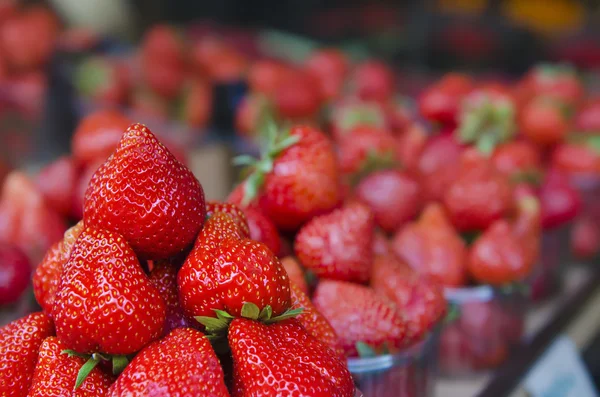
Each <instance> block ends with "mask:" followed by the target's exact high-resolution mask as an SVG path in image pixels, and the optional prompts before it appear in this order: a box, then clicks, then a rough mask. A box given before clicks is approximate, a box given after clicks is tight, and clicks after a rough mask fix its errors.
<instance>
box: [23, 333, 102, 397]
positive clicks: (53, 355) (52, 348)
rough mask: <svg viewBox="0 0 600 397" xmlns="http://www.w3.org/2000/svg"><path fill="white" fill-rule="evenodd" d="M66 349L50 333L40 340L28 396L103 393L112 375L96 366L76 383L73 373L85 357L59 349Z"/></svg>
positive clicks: (76, 396)
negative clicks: (79, 382) (41, 341)
mask: <svg viewBox="0 0 600 397" xmlns="http://www.w3.org/2000/svg"><path fill="white" fill-rule="evenodd" d="M66 349H67V346H66V345H65V344H63V343H61V342H60V340H58V338H56V337H54V336H52V337H49V338H46V339H45V340H44V342H43V343H42V345H41V346H40V352H39V355H38V362H37V365H36V367H35V372H34V374H33V381H32V383H31V388H30V389H29V394H28V396H32V397H33V396H35V397H46V396H48V397H50V396H74V397H102V396H106V395H107V393H108V388H109V387H110V385H111V383H112V382H113V378H112V376H110V375H108V374H106V373H105V372H104V371H103V370H102V369H100V368H98V367H96V368H94V369H93V370H92V371H91V372H90V373H89V375H88V376H87V377H86V378H85V379H84V380H83V382H82V383H81V384H80V385H78V387H77V386H76V381H77V374H78V372H79V369H80V368H81V367H82V366H83V365H84V363H85V361H84V359H83V358H81V357H77V356H76V355H68V354H66V353H63V352H64V350H66ZM76 387H77V389H75V388H76Z"/></svg>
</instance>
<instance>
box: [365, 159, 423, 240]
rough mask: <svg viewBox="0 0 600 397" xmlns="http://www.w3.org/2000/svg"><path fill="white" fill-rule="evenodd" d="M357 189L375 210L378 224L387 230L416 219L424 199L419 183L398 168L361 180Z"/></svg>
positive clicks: (394, 229)
mask: <svg viewBox="0 0 600 397" xmlns="http://www.w3.org/2000/svg"><path fill="white" fill-rule="evenodd" d="M355 193H356V196H357V198H358V199H359V200H360V201H361V202H363V203H365V204H366V205H368V206H369V208H370V209H371V211H373V214H374V216H375V221H376V222H377V225H378V226H379V227H380V228H381V229H383V230H384V231H386V232H388V233H393V232H395V231H396V230H398V229H399V228H400V227H401V226H402V225H403V224H404V223H405V222H407V221H409V220H411V219H413V218H414V217H415V216H416V215H417V214H418V212H419V210H420V207H421V202H422V198H421V189H420V186H419V183H418V182H417V181H416V180H415V179H414V178H412V177H411V176H409V175H407V174H406V173H405V172H401V171H397V170H385V171H378V172H374V173H372V174H370V175H368V176H367V177H366V178H364V179H363V180H362V181H361V182H360V183H359V184H358V186H357V187H356V190H355Z"/></svg>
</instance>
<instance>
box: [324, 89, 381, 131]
mask: <svg viewBox="0 0 600 397" xmlns="http://www.w3.org/2000/svg"><path fill="white" fill-rule="evenodd" d="M330 123H331V129H332V133H333V137H334V139H335V141H337V142H342V141H343V140H344V138H345V137H346V136H347V135H348V134H349V133H350V132H351V131H352V130H354V129H355V128H358V127H371V128H373V129H375V130H377V131H381V130H385V129H387V127H388V125H387V120H386V114H385V109H384V107H383V106H382V105H381V104H380V103H378V102H374V101H364V100H361V99H359V98H354V97H351V98H344V99H343V100H340V101H338V102H336V103H335V104H334V105H333V107H332V111H331V120H330Z"/></svg>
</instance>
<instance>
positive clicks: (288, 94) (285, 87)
mask: <svg viewBox="0 0 600 397" xmlns="http://www.w3.org/2000/svg"><path fill="white" fill-rule="evenodd" d="M321 99H322V98H321V94H320V92H319V86H318V82H317V80H316V79H315V78H314V77H313V76H312V75H309V74H308V73H305V72H302V71H296V72H294V73H292V74H290V75H289V76H288V77H287V78H286V80H284V81H282V82H281V83H280V84H279V85H278V87H277V89H276V90H275V94H274V97H273V100H274V104H275V109H276V110H277V113H278V114H279V115H280V116H281V117H283V118H286V119H304V118H310V117H313V116H315V115H316V114H317V112H318V110H319V107H320V106H321Z"/></svg>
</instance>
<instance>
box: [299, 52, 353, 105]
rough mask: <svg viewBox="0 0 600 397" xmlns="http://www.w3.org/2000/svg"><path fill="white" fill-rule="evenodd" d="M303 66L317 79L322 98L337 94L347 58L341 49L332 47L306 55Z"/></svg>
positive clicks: (344, 72) (334, 96)
mask: <svg viewBox="0 0 600 397" xmlns="http://www.w3.org/2000/svg"><path fill="white" fill-rule="evenodd" d="M305 68H306V70H307V71H308V72H309V73H311V74H312V75H313V76H315V78H316V79H317V81H318V83H319V89H320V91H321V97H322V98H324V99H334V98H337V97H338V96H339V94H340V93H341V91H342V88H343V85H344V79H345V77H346V74H347V72H348V60H347V59H346V56H345V55H344V54H343V53H342V52H341V51H339V50H336V49H333V48H331V49H323V50H317V51H315V52H313V53H312V54H311V55H310V56H309V57H308V59H307V60H306V63H305Z"/></svg>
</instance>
